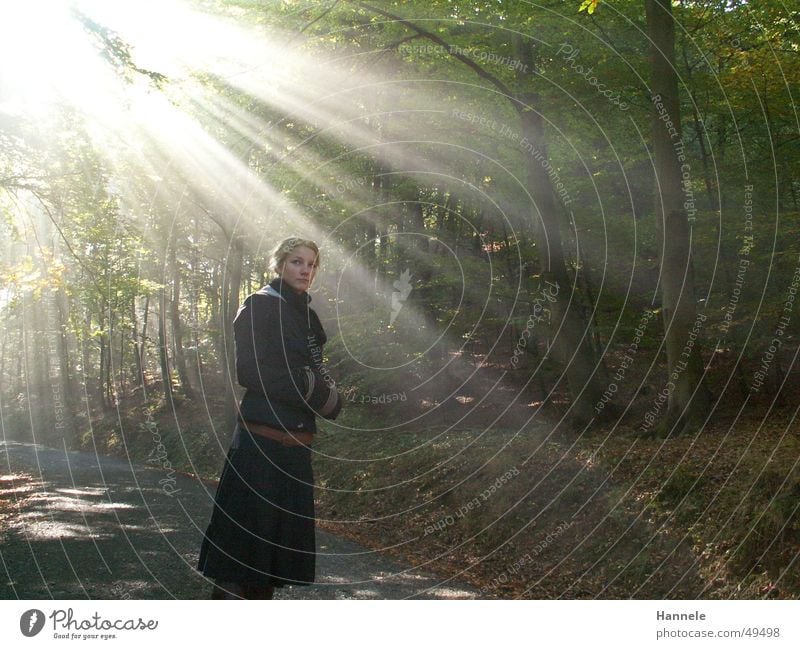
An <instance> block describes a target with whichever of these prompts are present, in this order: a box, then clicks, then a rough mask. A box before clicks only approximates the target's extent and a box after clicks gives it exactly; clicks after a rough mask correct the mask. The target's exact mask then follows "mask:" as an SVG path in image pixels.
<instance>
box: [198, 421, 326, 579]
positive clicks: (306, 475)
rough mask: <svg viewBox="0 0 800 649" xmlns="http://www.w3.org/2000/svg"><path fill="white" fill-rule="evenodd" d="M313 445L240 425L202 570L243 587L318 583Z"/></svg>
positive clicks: (202, 557)
mask: <svg viewBox="0 0 800 649" xmlns="http://www.w3.org/2000/svg"><path fill="white" fill-rule="evenodd" d="M315 550H316V548H315V538H314V476H313V473H312V470H311V449H309V448H307V447H305V446H283V445H282V444H280V443H279V442H275V441H273V440H271V439H266V438H264V437H259V436H258V435H252V434H251V433H249V432H248V431H247V430H245V429H243V428H242V427H241V426H240V427H239V428H238V429H237V431H236V434H235V435H234V441H233V443H232V444H231V448H230V450H229V451H228V457H227V459H226V460H225V466H224V468H223V470H222V475H221V476H220V480H219V486H218V487H217V493H216V496H215V498H214V511H213V513H212V515H211V522H210V523H209V525H208V529H207V530H206V536H205V538H204V539H203V544H202V546H201V548H200V559H199V561H198V570H200V571H201V572H202V573H203V574H204V575H205V576H206V577H210V578H212V579H216V580H218V581H224V582H231V583H235V584H240V585H243V586H246V585H250V586H257V587H262V586H277V587H279V586H284V585H286V584H297V585H304V584H305V585H307V584H309V583H312V582H313V581H314V566H315V560H316V555H315Z"/></svg>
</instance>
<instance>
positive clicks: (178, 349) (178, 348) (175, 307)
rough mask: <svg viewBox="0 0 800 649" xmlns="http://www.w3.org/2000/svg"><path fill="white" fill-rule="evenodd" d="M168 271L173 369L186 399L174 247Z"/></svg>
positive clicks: (188, 386) (188, 393) (178, 273)
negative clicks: (173, 348) (170, 291)
mask: <svg viewBox="0 0 800 649" xmlns="http://www.w3.org/2000/svg"><path fill="white" fill-rule="evenodd" d="M169 259H170V270H171V271H172V299H171V300H170V321H171V324H172V340H173V343H174V346H175V369H177V370H178V378H179V379H180V381H181V388H182V390H183V394H184V395H185V396H186V397H191V396H192V387H191V384H190V382H189V373H188V372H187V371H186V355H185V354H184V353H183V326H182V324H181V314H180V299H181V269H180V266H179V265H178V261H177V259H176V256H175V246H174V245H172V246H170V252H169Z"/></svg>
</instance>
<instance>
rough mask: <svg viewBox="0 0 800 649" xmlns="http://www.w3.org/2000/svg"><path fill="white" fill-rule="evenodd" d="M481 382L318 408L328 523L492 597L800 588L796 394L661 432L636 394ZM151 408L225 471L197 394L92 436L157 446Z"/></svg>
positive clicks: (130, 446) (115, 449) (180, 456)
mask: <svg viewBox="0 0 800 649" xmlns="http://www.w3.org/2000/svg"><path fill="white" fill-rule="evenodd" d="M473 387H480V386H477V385H476V386H473ZM484 387H485V386H484ZM501 389H505V390H507V391H508V392H509V396H510V395H511V394H512V393H513V394H518V390H517V391H515V389H514V388H511V387H507V388H501ZM480 396H481V395H480V392H479V391H473V393H472V394H466V393H465V396H464V398H463V399H455V400H454V399H451V400H449V402H448V404H449V405H448V406H447V407H445V406H441V407H439V406H437V405H434V406H432V407H431V409H430V411H428V412H426V413H419V416H418V417H416V418H415V417H410V416H409V413H408V412H406V413H405V416H403V417H402V418H400V419H399V420H398V421H399V422H400V423H397V424H393V423H392V421H393V420H391V419H389V418H384V419H382V420H381V419H380V417H379V416H378V415H380V414H381V413H384V412H385V411H383V410H376V409H375V408H374V407H373V406H371V405H369V406H363V407H362V406H359V407H357V406H354V405H353V404H350V405H349V406H348V408H347V415H346V416H342V417H340V418H339V420H337V421H336V422H324V423H323V424H322V425H321V429H320V432H319V433H318V435H317V440H316V442H315V447H314V451H315V457H314V467H315V475H316V483H317V492H316V494H317V496H316V497H317V512H318V521H319V527H320V528H321V529H323V530H326V531H329V532H334V533H336V534H337V535H340V536H344V537H347V538H349V539H352V540H353V541H356V542H358V543H360V544H362V545H364V546H366V547H369V548H371V549H372V550H375V551H379V552H381V553H384V554H386V555H391V556H393V557H395V558H396V559H399V560H403V561H406V562H409V563H410V564H411V565H413V566H416V567H418V568H420V569H423V570H425V571H428V572H430V573H433V574H435V575H438V577H439V578H440V579H441V580H449V579H455V580H459V581H462V582H466V583H469V584H471V585H472V587H473V588H475V589H477V591H478V592H479V593H480V597H485V598H504V599H505V598H536V599H554V598H567V599H574V598H643V599H650V598H654V599H661V598H677V599H686V598H690V599H694V598H742V599H757V598H782V599H783V598H788V599H794V598H798V597H799V596H800V570H798V564H800V520H799V519H800V517H799V516H798V508H800V470H799V469H798V463H799V462H800V460H799V459H798V458H800V435H798V434H797V433H798V423H797V422H796V421H795V414H796V411H793V410H790V409H789V408H788V407H784V408H783V409H774V408H773V409H772V410H770V411H769V417H764V416H763V412H761V411H760V410H759V409H757V408H753V409H751V410H745V411H742V412H737V411H735V410H734V404H731V405H730V406H729V407H728V408H727V409H722V408H717V409H716V410H715V411H714V413H713V417H712V418H711V420H710V421H708V422H707V423H706V425H705V426H704V427H703V429H702V430H701V431H698V432H697V433H696V434H688V435H687V434H684V435H682V436H678V437H668V438H666V439H662V438H643V437H640V436H637V434H636V422H637V418H638V419H639V420H640V419H641V413H639V412H637V411H633V412H632V413H629V415H628V416H626V418H625V419H623V421H622V422H618V423H617V424H615V425H613V426H611V425H604V424H600V423H596V422H594V423H592V425H590V426H588V427H585V428H583V429H581V430H573V429H572V428H571V427H570V425H569V423H568V422H567V421H565V420H563V419H562V418H561V417H560V413H559V411H558V410H557V407H558V406H551V407H549V408H542V407H541V403H539V402H537V401H532V402H531V403H522V402H519V400H514V401H515V402H514V403H513V404H512V405H508V404H507V405H506V406H503V407H501V405H500V403H499V402H501V401H502V398H499V397H498V398H497V399H495V400H494V401H493V402H492V403H486V404H485V405H482V402H481V399H480ZM523 401H524V400H523ZM640 405H641V408H644V407H646V405H647V404H646V403H642V404H640ZM213 407H214V404H210V408H213ZM423 415H424V416H423ZM145 416H147V417H149V418H150V419H151V420H152V422H155V424H154V425H155V427H156V428H157V429H158V431H159V432H158V435H159V440H162V441H163V444H164V446H165V447H166V454H167V455H168V456H169V458H170V459H171V461H172V464H173V465H174V466H175V467H176V468H177V469H180V470H183V471H187V472H189V473H191V474H195V475H198V476H202V477H204V478H210V479H213V478H216V477H217V475H218V472H219V469H220V467H221V462H222V457H223V454H224V449H225V447H226V440H225V439H224V435H223V436H221V437H222V439H221V440H220V441H219V442H214V441H212V439H213V437H214V436H213V434H212V433H211V432H209V425H208V422H207V421H205V420H204V417H203V411H202V409H199V408H196V407H193V406H192V405H191V404H190V403H183V404H176V407H175V408H174V409H173V410H170V411H169V412H167V411H166V410H164V411H162V412H156V413H154V414H151V413H149V414H147V415H145V414H144V413H142V411H141V408H138V409H137V408H131V409H129V410H128V411H125V412H124V413H123V416H122V417H121V418H120V419H119V421H121V422H122V424H121V427H120V424H119V422H118V421H117V420H115V422H114V423H113V425H112V424H109V426H108V427H106V428H103V426H100V425H95V427H94V431H93V435H92V436H90V437H87V438H86V439H87V440H91V444H93V445H97V446H98V447H100V449H101V451H103V452H109V453H112V454H118V455H119V454H128V455H130V456H132V457H139V458H141V459H148V458H149V460H148V461H150V462H151V463H153V462H157V461H158V458H157V457H156V458H154V456H153V453H154V448H153V444H154V442H153V439H154V438H153V436H152V435H151V434H149V433H146V432H144V431H143V430H141V428H142V424H141V422H142V420H143V419H144V417H145ZM378 421H380V425H378V424H377V423H374V422H378ZM136 422H138V423H136ZM176 422H179V424H180V427H179V428H178V425H177V424H176ZM403 422H405V423H403ZM422 422H425V425H424V426H423V425H421V424H422ZM137 426H138V429H137ZM120 430H123V431H126V432H125V433H124V434H122V435H120V434H119V431H120ZM88 443H89V442H87V444H88ZM162 464H163V459H162Z"/></svg>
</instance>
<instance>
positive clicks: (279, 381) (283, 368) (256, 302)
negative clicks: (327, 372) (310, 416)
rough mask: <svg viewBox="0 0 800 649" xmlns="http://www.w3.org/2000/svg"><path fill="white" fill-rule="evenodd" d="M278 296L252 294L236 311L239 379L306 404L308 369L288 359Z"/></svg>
mask: <svg viewBox="0 0 800 649" xmlns="http://www.w3.org/2000/svg"><path fill="white" fill-rule="evenodd" d="M275 299H276V298H272V297H267V296H254V295H250V296H248V298H247V299H246V300H245V301H244V304H242V306H241V307H240V308H239V312H238V313H237V314H236V318H235V319H234V321H233V335H234V342H235V346H236V379H237V381H238V382H239V385H241V386H243V387H245V388H247V389H249V390H255V391H257V392H261V393H262V394H265V395H266V396H268V397H269V398H271V399H279V400H281V401H289V402H294V403H298V404H304V403H305V399H304V398H303V395H304V393H305V391H306V389H307V386H306V384H305V373H304V371H303V370H302V368H299V367H298V368H293V367H289V365H288V363H287V358H286V355H285V353H284V348H283V344H282V339H283V338H282V337H283V334H282V330H281V323H280V319H279V316H278V312H277V309H275V308H274V305H272V304H270V302H271V301H273V300H275Z"/></svg>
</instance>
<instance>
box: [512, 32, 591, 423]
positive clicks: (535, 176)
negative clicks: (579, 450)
mask: <svg viewBox="0 0 800 649" xmlns="http://www.w3.org/2000/svg"><path fill="white" fill-rule="evenodd" d="M515 45H516V48H515V49H516V53H517V58H518V59H519V60H520V61H521V62H522V63H525V64H527V65H528V67H529V68H531V69H536V64H535V58H534V53H533V51H532V49H531V46H530V44H528V43H523V42H522V41H521V39H516V41H515ZM519 98H520V100H521V101H522V102H523V104H524V105H525V107H524V108H523V109H522V110H520V111H519V116H520V122H521V127H522V139H521V140H520V145H521V146H522V148H523V155H524V156H525V166H526V180H527V185H528V191H529V192H530V195H531V197H532V198H533V209H532V215H531V216H532V219H533V234H534V238H535V241H536V247H537V248H538V251H539V265H540V275H541V279H542V289H543V290H546V291H547V293H548V294H549V295H550V299H548V300H547V304H546V305H545V306H547V307H548V308H549V309H550V311H551V317H550V326H551V335H550V337H551V339H552V349H553V352H554V354H555V357H556V360H557V361H558V362H559V364H560V365H561V366H562V367H563V368H564V375H566V378H567V386H568V389H569V393H570V396H571V399H572V403H571V405H570V412H571V414H572V416H573V417H575V418H576V419H577V420H578V421H588V420H589V419H591V418H592V417H594V416H595V412H594V405H595V404H596V403H597V402H598V401H599V400H600V397H601V396H602V394H603V390H604V385H603V384H602V381H601V380H600V376H601V372H599V371H598V368H599V367H600V366H601V365H602V361H600V360H597V359H595V357H594V354H593V352H592V339H591V332H590V323H588V322H587V321H586V320H585V318H584V317H583V314H582V313H581V311H580V308H579V307H578V306H577V302H576V301H573V305H572V308H570V296H571V294H572V290H571V285H572V283H571V281H570V278H569V275H568V273H567V267H566V262H565V260H564V250H563V246H562V239H561V227H560V218H559V210H560V209H561V208H560V206H558V205H556V201H555V191H554V189H553V183H552V180H551V178H550V176H549V175H548V172H547V168H546V167H547V163H548V156H547V147H546V143H545V135H544V123H543V120H542V116H541V114H540V113H538V112H537V111H536V110H534V109H533V108H531V107H533V106H537V105H539V104H540V101H539V97H538V95H536V94H535V93H532V92H529V93H522V94H521V95H520V97H519ZM545 287H546V288H545ZM603 412H604V413H605V410H604V411H603Z"/></svg>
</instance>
